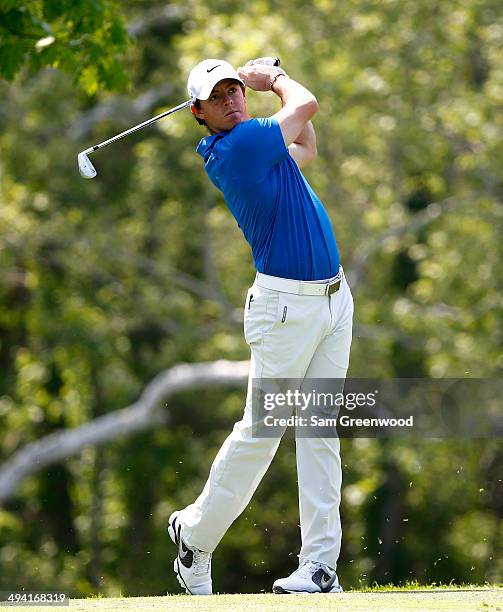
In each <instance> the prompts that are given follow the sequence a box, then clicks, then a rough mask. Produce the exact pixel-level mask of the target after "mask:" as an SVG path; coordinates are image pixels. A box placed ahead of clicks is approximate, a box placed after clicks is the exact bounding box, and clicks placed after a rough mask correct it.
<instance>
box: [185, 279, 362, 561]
mask: <svg viewBox="0 0 503 612" xmlns="http://www.w3.org/2000/svg"><path fill="white" fill-rule="evenodd" d="M352 320H353V298H352V296H351V291H350V289H349V286H348V284H347V282H346V277H345V276H344V277H343V280H342V282H341V286H340V288H339V290H338V291H337V292H335V293H333V294H332V295H330V296H325V295H323V296H321V295H320V296H311V295H296V294H291V293H284V292H280V291H276V290H273V289H265V288H263V287H259V286H258V285H257V283H256V282H255V283H254V284H253V286H252V287H251V288H250V289H249V290H248V295H247V299H246V304H245V317H244V327H245V339H246V341H247V343H248V344H249V345H250V348H251V361H250V373H249V379H248V393H247V399H246V405H245V410H244V415H243V418H242V420H241V421H239V422H237V423H236V424H235V425H234V428H233V430H232V433H231V434H230V435H229V436H228V437H227V439H226V440H225V442H224V443H223V445H222V447H221V448H220V450H219V452H218V454H217V456H216V458H215V460H214V462H213V465H212V466H211V470H210V474H209V477H208V480H207V482H206V484H205V486H204V489H203V491H202V493H201V494H200V495H199V497H198V498H197V499H196V501H195V502H194V503H193V504H190V505H189V506H187V507H186V508H185V509H184V510H183V511H182V512H181V514H180V519H181V523H182V525H183V528H182V529H183V531H182V534H183V539H184V540H185V541H186V542H187V543H188V544H189V545H191V546H195V547H196V548H199V549H200V550H204V551H207V552H212V551H213V550H214V549H215V548H216V546H217V545H218V543H219V542H220V540H221V538H222V537H223V535H224V534H225V532H226V531H227V529H228V528H229V526H230V525H231V524H232V522H233V521H234V520H235V519H236V518H237V517H238V516H239V515H240V514H241V512H242V511H243V510H244V509H245V508H246V506H247V504H248V503H249V501H250V499H251V497H252V495H253V493H254V491H255V489H256V488H257V486H258V484H259V483H260V481H261V479H262V477H263V476H264V474H265V472H266V471H267V468H268V467H269V465H270V463H271V461H272V459H273V457H274V454H275V452H276V450H277V448H278V446H279V443H280V438H279V437H277V438H259V437H253V436H252V414H251V411H252V408H251V386H252V385H251V381H252V379H254V378H300V379H303V378H304V377H307V378H344V377H345V376H346V371H347V368H348V364H349V352H350V346H351V337H352ZM339 448H340V445H339V439H338V438H316V437H312V438H310V437H303V438H301V437H297V438H296V458H297V474H298V486H299V509H300V525H301V538H302V547H301V551H300V554H299V558H300V561H303V560H311V561H318V562H321V563H324V564H326V565H328V566H330V567H331V568H333V569H335V568H336V564H337V559H338V557H339V552H340V547H341V537H342V529H341V521H340V516H339V504H340V498H341V483H342V470H341V460H340V454H339Z"/></svg>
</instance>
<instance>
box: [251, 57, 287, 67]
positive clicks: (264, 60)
mask: <svg viewBox="0 0 503 612" xmlns="http://www.w3.org/2000/svg"><path fill="white" fill-rule="evenodd" d="M280 63H281V62H280V59H279V57H257V59H254V60H250V61H249V62H247V63H246V65H247V66H250V65H251V64H265V65H266V66H279V65H280Z"/></svg>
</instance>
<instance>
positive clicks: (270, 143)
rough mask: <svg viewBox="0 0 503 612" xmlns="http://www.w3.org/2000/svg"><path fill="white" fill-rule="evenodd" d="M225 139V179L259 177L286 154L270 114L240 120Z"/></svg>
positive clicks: (276, 123)
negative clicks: (226, 150) (268, 115)
mask: <svg viewBox="0 0 503 612" xmlns="http://www.w3.org/2000/svg"><path fill="white" fill-rule="evenodd" d="M225 140H226V141H227V142H226V145H227V146H228V147H229V149H228V155H227V156H226V157H227V159H226V160H225V162H226V165H227V172H226V173H227V175H228V176H229V178H231V177H234V178H237V177H240V178H242V179H244V178H245V177H249V178H251V179H252V180H260V179H261V178H263V177H264V176H265V175H266V174H267V173H268V172H269V169H270V168H271V166H274V165H275V164H277V163H279V162H280V161H282V160H283V159H285V157H287V156H288V149H287V147H286V145H285V141H284V140H283V134H282V133H281V128H280V127H279V123H278V122H277V120H276V119H274V118H272V117H266V118H261V119H251V120H249V121H244V122H243V123H240V124H238V125H237V126H236V127H235V128H234V129H233V130H232V131H231V132H230V134H229V136H228V138H226V139H225Z"/></svg>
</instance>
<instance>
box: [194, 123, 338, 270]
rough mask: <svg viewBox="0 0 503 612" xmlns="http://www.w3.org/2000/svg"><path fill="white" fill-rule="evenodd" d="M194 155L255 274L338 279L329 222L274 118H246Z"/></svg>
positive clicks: (206, 142) (207, 140)
mask: <svg viewBox="0 0 503 612" xmlns="http://www.w3.org/2000/svg"><path fill="white" fill-rule="evenodd" d="M197 152H198V153H199V154H200V155H201V156H202V157H203V159H204V162H205V170H206V172H207V174H208V176H209V177H210V179H211V181H212V182H213V184H214V185H215V186H216V187H217V188H218V189H220V191H221V192H222V193H223V195H224V198H225V201H226V202H227V205H228V206H229V209H230V211H231V212H232V214H233V215H234V218H235V219H236V221H237V223H238V225H239V227H240V228H241V230H242V232H243V234H244V236H245V238H246V240H247V241H248V243H249V244H250V246H251V249H252V253H253V259H254V262H255V267H256V269H257V271H258V272H263V273H264V274H270V275H271V276H280V277H282V278H293V279H296V280H321V279H325V278H330V277H332V276H335V275H336V274H337V272H338V270H339V253H338V250H337V243H336V241H335V236H334V232H333V230H332V226H331V223H330V219H329V218H328V215H327V212H326V210H325V208H324V206H323V204H322V203H321V201H320V200H319V198H318V197H317V195H316V194H315V193H314V191H313V190H312V189H311V187H310V185H309V183H308V182H307V181H306V179H305V178H304V176H303V175H302V173H301V171H300V170H299V167H298V166H297V164H296V163H295V161H294V160H293V158H292V157H291V156H290V154H289V152H288V149H287V147H286V146H285V142H284V140H283V135H282V134H281V129H280V127H279V124H278V122H277V121H276V119H273V118H265V119H250V120H249V121H244V122H242V123H239V124H238V125H236V126H235V127H234V128H233V129H232V130H229V131H224V132H220V133H219V134H214V135H212V136H207V137H206V138H203V139H202V140H201V142H200V143H199V145H198V147H197Z"/></svg>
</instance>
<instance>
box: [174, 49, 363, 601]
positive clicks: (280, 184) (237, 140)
mask: <svg viewBox="0 0 503 612" xmlns="http://www.w3.org/2000/svg"><path fill="white" fill-rule="evenodd" d="M259 62H260V60H254V61H251V62H248V64H247V65H246V66H244V67H241V68H239V69H238V70H237V71H236V70H235V69H234V68H233V67H232V66H231V65H230V64H229V63H227V62H225V61H223V60H219V59H207V60H204V61H202V62H201V63H199V64H198V65H197V66H195V68H193V70H192V71H191V73H190V75H189V79H188V90H189V94H190V95H191V96H193V97H194V98H196V101H195V103H194V104H193V106H192V107H191V111H192V113H193V114H194V115H195V117H196V119H197V120H198V122H199V123H201V124H204V125H206V127H207V130H208V131H209V133H210V135H208V136H206V137H204V138H203V139H202V140H201V142H200V143H199V145H198V147H197V152H198V153H199V154H200V155H201V157H202V158H203V160H204V166H205V170H206V172H207V174H208V176H209V178H210V180H211V181H212V183H213V184H214V185H215V186H216V187H217V188H218V189H219V190H220V191H221V192H222V193H223V195H224V197H225V200H226V202H227V205H228V206H229V209H230V211H231V213H232V214H233V215H234V217H235V219H236V221H237V223H238V225H239V227H240V229H241V230H242V232H243V234H244V236H245V238H246V240H247V241H248V243H249V244H250V247H251V249H252V253H253V258H254V262H255V267H256V270H257V275H256V279H255V282H254V284H253V286H252V287H251V288H250V289H249V291H248V295H247V298H246V303H245V308H244V333H245V339H246V342H247V343H248V344H249V346H250V349H251V361H250V373H249V382H248V393H247V399H246V405H245V409H244V414H243V418H242V420H240V421H239V422H238V423H236V424H235V425H234V428H233V430H232V433H231V434H230V435H229V436H228V438H227V439H226V440H225V442H224V443H223V445H222V447H221V449H220V450H219V452H218V454H217V456H216V458H215V460H214V462H213V465H212V466H211V470H210V474H209V477H208V480H207V482H206V484H205V486H204V489H203V491H202V492H201V494H200V495H199V497H198V498H197V499H196V500H195V502H194V503H193V504H190V505H189V506H187V507H186V508H184V509H183V510H180V511H176V512H174V513H173V514H172V515H171V516H170V519H169V526H168V532H169V534H170V536H171V538H172V540H173V541H174V542H175V543H176V544H177V545H178V556H177V557H176V559H175V561H174V569H175V572H176V574H177V577H178V580H179V582H180V584H181V585H182V586H183V587H184V588H185V590H186V591H187V593H190V594H193V595H207V594H211V593H212V582H211V554H212V552H213V551H214V550H215V548H216V546H217V545H218V543H219V542H220V540H221V539H222V537H223V535H224V534H225V532H226V531H227V529H228V528H229V526H230V525H231V524H232V522H233V521H234V520H235V519H236V518H237V517H238V516H239V515H240V514H241V512H242V511H243V510H244V509H245V508H246V506H247V505H248V503H249V501H250V499H251V497H252V495H253V493H254V491H255V489H256V488H257V486H258V484H259V482H260V480H261V479H262V477H263V475H264V474H265V472H266V470H267V468H268V467H269V464H270V463H271V461H272V459H273V457H274V454H275V452H276V449H277V448H278V445H279V442H280V437H279V436H277V437H274V438H273V437H270V438H265V437H256V436H253V435H252V409H251V381H252V379H253V378H300V379H303V378H304V377H308V378H344V377H345V375H346V371H347V368H348V364H349V352H350V345H351V335H352V318H353V299H352V296H351V291H350V289H349V286H348V284H347V282H346V278H345V276H344V273H343V270H342V268H341V266H340V263H339V253H338V249H337V244H336V241H335V237H334V233H333V230H332V226H331V223H330V220H329V218H328V215H327V213H326V211H325V208H324V207H323V204H322V203H321V202H320V200H319V199H318V197H317V196H316V194H315V193H314V191H313V190H312V188H311V187H310V185H309V184H308V182H307V181H306V179H305V178H304V176H303V175H302V173H301V171H300V168H302V167H303V166H306V165H307V164H308V163H309V162H311V161H312V160H313V159H314V158H315V157H316V137H315V132H314V128H313V125H312V123H311V121H310V119H311V117H313V115H314V114H315V113H316V112H317V110H318V103H317V101H316V98H315V97H314V95H313V94H312V93H311V92H310V91H308V90H307V89H306V88H305V87H303V86H302V85H301V84H300V83H298V82H296V81H294V80H293V79H292V78H290V77H289V76H288V75H287V74H285V72H284V71H283V70H282V69H280V68H279V67H275V66H270V65H264V64H261V63H259ZM246 87H249V88H251V89H254V90H255V91H264V92H266V91H271V90H272V91H273V92H274V93H275V94H276V95H277V96H278V98H279V99H280V101H281V110H279V111H278V112H277V113H276V114H274V115H272V116H271V117H266V118H253V119H252V118H251V117H250V115H249V113H248V109H247V99H246ZM296 460H297V474H298V486H299V508H300V524H301V539H302V546H301V549H300V554H299V567H298V568H297V569H296V570H295V571H294V572H293V573H292V574H291V575H290V576H288V577H287V578H280V579H278V580H276V581H275V582H274V584H273V591H274V592H275V593H313V592H314V593H319V592H322V593H335V592H340V591H342V588H341V587H340V585H339V581H338V578H337V574H336V566H337V559H338V556H339V552H340V546H341V535H342V531H341V523H340V517H339V503H340V492H341V481H342V472H341V460H340V455H339V439H338V438H321V437H302V438H301V437H298V438H297V439H296Z"/></svg>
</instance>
